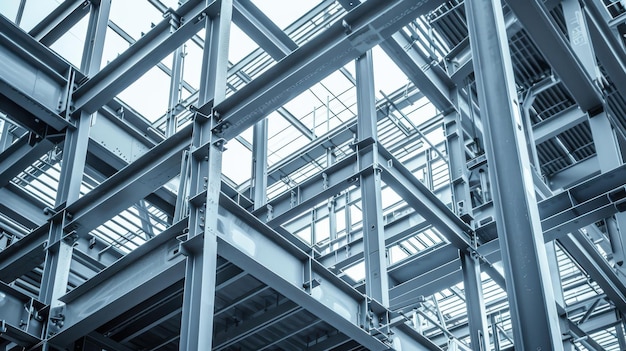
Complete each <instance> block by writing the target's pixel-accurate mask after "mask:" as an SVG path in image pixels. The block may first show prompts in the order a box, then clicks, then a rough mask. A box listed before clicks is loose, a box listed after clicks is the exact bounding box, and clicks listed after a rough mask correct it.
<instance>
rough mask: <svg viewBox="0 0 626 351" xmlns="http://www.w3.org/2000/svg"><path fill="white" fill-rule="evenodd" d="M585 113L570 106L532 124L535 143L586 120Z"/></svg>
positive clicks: (546, 139) (539, 142)
mask: <svg viewBox="0 0 626 351" xmlns="http://www.w3.org/2000/svg"><path fill="white" fill-rule="evenodd" d="M588 118H589V117H588V115H587V113H585V112H583V111H582V110H580V109H579V108H576V107H572V108H569V109H567V110H565V111H562V112H560V113H559V114H557V115H556V116H552V117H550V118H548V119H547V120H545V121H541V122H539V123H537V124H535V125H534V126H533V137H534V138H535V144H537V145H539V144H541V143H543V142H545V141H548V140H549V139H552V138H554V137H556V136H557V135H559V134H561V133H563V132H564V131H566V130H568V129H570V128H573V127H575V126H577V125H579V124H581V123H584V122H586V121H587V120H588Z"/></svg>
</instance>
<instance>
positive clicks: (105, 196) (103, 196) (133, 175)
mask: <svg viewBox="0 0 626 351" xmlns="http://www.w3.org/2000/svg"><path fill="white" fill-rule="evenodd" d="M191 129H192V128H191V126H188V127H186V128H184V129H182V130H180V131H179V132H178V133H176V134H174V135H173V136H172V137H170V138H168V139H166V140H165V141H163V142H162V143H160V144H158V145H157V146H155V147H154V148H152V149H151V150H150V151H149V152H147V153H146V154H144V155H143V156H141V157H140V158H139V159H137V160H136V161H135V162H133V163H131V164H129V165H128V166H127V167H125V168H123V169H122V170H120V171H119V172H117V173H116V174H115V175H113V176H112V177H110V178H108V179H107V180H106V181H104V182H103V183H101V184H100V185H98V186H97V187H96V188H95V189H93V190H92V191H90V192H89V193H87V194H86V195H85V196H83V197H81V198H80V199H78V200H77V201H76V202H74V203H73V204H72V205H70V206H68V207H67V209H66V210H67V212H68V213H70V214H71V215H72V219H71V220H70V221H69V222H68V223H67V225H66V228H65V230H66V231H67V232H71V231H75V232H76V233H77V234H78V235H86V234H87V233H89V231H91V230H92V229H95V228H96V227H98V226H99V225H100V224H102V223H104V222H105V221H106V220H108V219H110V218H112V217H113V216H114V215H116V214H118V213H120V212H121V211H122V210H125V209H126V208H128V207H130V206H131V205H132V204H133V203H136V202H137V201H139V200H141V199H143V198H145V197H146V196H147V195H149V194H150V193H152V192H153V191H155V190H156V189H157V188H159V187H161V186H162V185H163V184H165V183H167V182H168V181H169V180H170V179H172V178H173V177H175V176H176V175H177V174H178V173H179V171H180V167H179V165H180V162H181V159H182V151H183V149H185V148H186V147H187V146H188V145H189V137H190V136H191Z"/></svg>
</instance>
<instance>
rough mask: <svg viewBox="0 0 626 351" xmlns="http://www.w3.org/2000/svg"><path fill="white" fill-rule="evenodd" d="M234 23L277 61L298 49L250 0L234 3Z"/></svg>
mask: <svg viewBox="0 0 626 351" xmlns="http://www.w3.org/2000/svg"><path fill="white" fill-rule="evenodd" d="M233 22H235V24H236V25H237V27H239V28H241V30H243V31H244V32H245V33H246V34H247V35H248V36H249V37H250V38H252V40H254V41H255V42H256V43H257V44H258V45H259V46H260V47H261V48H263V50H265V52H267V53H268V54H269V55H270V56H271V57H272V58H273V59H274V60H276V61H280V60H281V59H282V58H283V57H285V56H287V54H289V53H291V52H292V51H294V50H295V49H297V48H298V44H296V43H295V42H294V41H293V40H292V39H291V38H290V37H289V36H288V35H287V34H285V32H283V31H282V30H281V29H280V28H279V27H278V26H277V25H276V24H275V23H274V22H272V21H271V20H270V19H269V18H268V17H267V15H266V14H264V13H263V12H261V10H259V8H258V7H256V6H255V5H254V4H253V3H252V1H250V0H237V1H235V2H234V11H233Z"/></svg>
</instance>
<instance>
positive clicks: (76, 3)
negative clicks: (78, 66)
mask: <svg viewBox="0 0 626 351" xmlns="http://www.w3.org/2000/svg"><path fill="white" fill-rule="evenodd" d="M91 6H93V5H92V4H91V2H90V1H85V0H67V1H63V2H62V3H60V4H59V6H57V7H56V8H55V9H54V10H52V12H50V13H49V14H48V15H47V16H46V17H45V18H44V19H43V20H41V21H40V22H39V23H38V24H37V25H35V27H33V29H31V30H30V31H29V32H28V34H29V35H30V36H32V37H33V38H35V40H37V41H39V42H40V43H42V44H43V45H46V46H50V45H52V43H54V42H55V41H56V40H57V39H59V38H60V37H62V36H63V34H65V33H67V32H68V31H69V30H70V29H71V28H72V27H73V26H74V25H75V24H76V23H78V22H79V21H80V20H81V19H82V18H83V17H85V15H87V14H89V10H90V8H91Z"/></svg>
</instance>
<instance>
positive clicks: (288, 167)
mask: <svg viewBox="0 0 626 351" xmlns="http://www.w3.org/2000/svg"><path fill="white" fill-rule="evenodd" d="M403 95H404V90H402V92H401V93H398V94H392V95H391V96H390V98H391V99H392V100H395V98H399V97H400V96H403ZM423 96H424V95H423V94H422V93H421V92H420V91H419V90H417V89H415V90H414V91H413V92H411V93H409V94H408V96H406V98H405V99H402V101H401V102H398V103H396V106H398V108H400V109H402V108H404V107H406V106H408V105H410V104H412V103H415V102H417V101H418V100H419V99H420V98H422V97H423ZM383 105H384V104H379V106H377V109H376V113H377V118H378V120H379V121H380V120H381V119H383V118H385V117H386V116H387V114H386V113H385V111H384V108H383ZM356 123H357V122H356V121H355V120H352V121H350V122H346V123H344V124H343V125H342V126H340V127H337V128H335V130H334V131H331V132H330V133H328V134H326V135H324V137H320V138H317V139H315V140H313V141H312V142H311V143H309V144H308V145H307V146H305V147H304V148H302V150H300V151H299V152H298V153H296V154H294V155H292V156H289V157H287V158H285V159H283V160H281V161H279V162H277V163H275V164H274V165H272V166H271V167H270V168H269V169H268V185H270V186H271V185H273V184H274V183H276V182H278V181H281V179H283V177H285V176H288V175H289V174H291V173H293V172H295V171H297V170H298V169H300V168H302V167H304V166H306V165H307V164H308V163H309V162H311V160H316V159H318V158H320V157H322V156H324V155H325V154H326V151H327V150H328V148H331V147H337V146H340V145H343V144H345V143H346V142H348V141H350V140H353V139H354V135H355V134H356Z"/></svg>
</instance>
